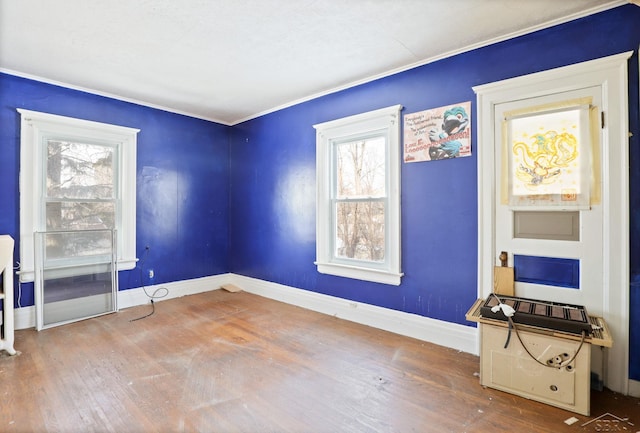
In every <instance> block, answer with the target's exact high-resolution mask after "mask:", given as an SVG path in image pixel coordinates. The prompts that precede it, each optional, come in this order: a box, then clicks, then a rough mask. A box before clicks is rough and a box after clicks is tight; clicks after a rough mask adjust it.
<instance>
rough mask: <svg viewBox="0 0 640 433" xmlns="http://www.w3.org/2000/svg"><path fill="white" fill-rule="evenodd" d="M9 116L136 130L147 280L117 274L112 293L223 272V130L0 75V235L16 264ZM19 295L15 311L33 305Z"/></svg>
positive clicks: (13, 139)
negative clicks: (6, 237) (37, 115)
mask: <svg viewBox="0 0 640 433" xmlns="http://www.w3.org/2000/svg"><path fill="white" fill-rule="evenodd" d="M16 108H25V109H28V110H35V111H42V112H47V113H52V114H59V115H63V116H70V117H77V118H81V119H87V120H93V121H98V122H105V123H112V124H116V125H122V126H128V127H132V128H139V129H140V130H141V131H140V133H139V134H138V156H137V163H138V166H137V170H136V172H137V193H138V195H137V239H136V241H137V250H138V254H137V256H138V257H139V258H140V259H141V262H139V264H140V263H142V259H144V267H145V268H146V269H153V270H154V273H155V277H154V279H153V280H149V278H148V276H147V275H148V274H147V273H146V272H140V268H137V269H135V270H132V271H123V272H120V290H126V289H129V288H132V287H140V286H141V284H161V283H165V282H169V281H179V280H185V279H190V278H197V277H203V276H209V275H215V274H220V273H226V272H228V271H229V265H228V255H227V249H228V243H229V241H228V230H227V222H228V206H229V195H228V194H229V189H228V179H229V145H228V130H229V127H227V126H223V125H219V124H215V123H212V122H208V121H204V120H198V119H194V118H191V117H187V116H181V115H177V114H172V113H168V112H165V111H161V110H156V109H152V108H147V107H142V106H139V105H135V104H130V103H126V102H122V101H116V100H113V99H110V98H105V97H101V96H96V95H91V94H87V93H84V92H79V91H75V90H69V89H65V88H62V87H58V86H53V85H49V84H44V83H40V82H36V81H32V80H27V79H23V78H18V77H15V76H11V75H6V74H0V233H6V234H10V235H11V236H13V238H14V239H15V240H16V243H17V244H16V254H15V260H16V262H17V261H18V260H19V254H18V250H19V246H18V245H19V244H18V243H19V236H18V233H19V221H20V218H19V213H18V210H19V203H20V198H19V192H18V175H19V162H20V116H19V114H18V112H17V111H16ZM146 246H149V250H148V252H145V247H146ZM145 254H146V255H145ZM141 280H142V281H141ZM21 295H22V296H21V299H20V305H21V306H23V307H24V306H28V305H33V285H32V284H27V285H22V293H21ZM16 296H17V294H16Z"/></svg>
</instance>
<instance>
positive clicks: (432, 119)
mask: <svg viewBox="0 0 640 433" xmlns="http://www.w3.org/2000/svg"><path fill="white" fill-rule="evenodd" d="M463 156H471V101H468V102H463V103H460V104H453V105H449V106H444V107H439V108H433V109H431V110H425V111H420V112H417V113H410V114H405V115H404V162H420V161H436V160H440V159H451V158H460V157H463Z"/></svg>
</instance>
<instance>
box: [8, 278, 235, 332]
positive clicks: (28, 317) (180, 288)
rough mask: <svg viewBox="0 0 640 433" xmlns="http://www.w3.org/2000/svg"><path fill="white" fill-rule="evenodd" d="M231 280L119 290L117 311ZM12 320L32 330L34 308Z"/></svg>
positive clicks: (18, 326) (20, 311)
mask: <svg viewBox="0 0 640 433" xmlns="http://www.w3.org/2000/svg"><path fill="white" fill-rule="evenodd" d="M231 278H232V274H221V275H214V276H211V277H202V278H195V279H192V280H183V281H174V282H171V283H165V284H157V285H153V286H146V287H145V288H142V287H138V288H136V289H129V290H121V291H119V292H118V309H119V310H122V309H125V308H129V307H135V306H138V305H144V304H148V303H149V296H153V294H154V293H156V294H157V296H163V295H164V294H165V293H166V296H163V297H162V298H160V297H158V298H156V299H155V300H154V302H159V301H164V300H167V299H173V298H180V297H182V296H187V295H194V294H196V293H202V292H208V291H210V290H216V289H219V288H220V286H222V285H223V284H228V283H229V282H230V281H231ZM164 289H166V290H164ZM145 292H146V293H145ZM147 294H148V295H149V296H148V295H147ZM14 320H15V329H28V328H34V327H35V326H36V309H35V307H34V306H30V307H23V308H16V309H15V310H14Z"/></svg>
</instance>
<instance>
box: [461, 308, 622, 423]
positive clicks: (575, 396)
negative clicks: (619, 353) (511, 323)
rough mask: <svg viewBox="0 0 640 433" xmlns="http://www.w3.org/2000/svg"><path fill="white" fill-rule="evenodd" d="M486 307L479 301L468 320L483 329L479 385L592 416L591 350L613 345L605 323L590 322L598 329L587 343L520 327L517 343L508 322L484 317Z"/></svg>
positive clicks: (594, 319) (593, 319)
mask: <svg viewBox="0 0 640 433" xmlns="http://www.w3.org/2000/svg"><path fill="white" fill-rule="evenodd" d="M483 302H484V301H483V300H482V299H479V300H478V301H476V303H475V304H474V305H473V306H472V307H471V309H470V310H469V311H468V312H467V316H466V317H467V320H469V321H472V322H477V323H478V325H479V328H480V383H481V384H482V385H483V386H486V387H490V388H495V389H498V390H501V391H505V392H509V393H511V394H515V395H519V396H521V397H525V398H528V399H531V400H536V401H540V402H542V403H546V404H549V405H552V406H556V407H560V408H563V409H566V410H570V411H573V412H577V413H580V414H582V415H587V416H588V415H589V412H590V404H591V347H592V346H602V347H603V348H604V347H611V346H612V345H613V340H612V338H611V333H610V332H609V329H608V327H607V325H606V323H605V322H604V320H603V319H602V318H601V317H594V316H590V317H589V321H590V323H591V324H592V326H593V328H594V329H593V332H592V334H591V335H589V336H588V337H586V338H585V339H584V341H583V340H582V338H581V336H580V335H576V334H571V333H565V332H560V331H556V330H553V329H547V328H540V327H535V326H529V325H522V324H516V326H517V328H518V334H519V338H518V336H517V335H516V333H515V330H513V329H512V330H509V328H508V324H507V322H505V321H501V320H495V319H489V318H486V317H483V316H482V315H481V314H480V306H481V305H482V304H483ZM510 333H511V335H510ZM507 342H508V344H506V343H507ZM523 344H524V345H523ZM505 346H506V347H505ZM603 362H604V361H603ZM542 364H544V365H542ZM556 366H559V368H558V367H556ZM603 369H604V366H603Z"/></svg>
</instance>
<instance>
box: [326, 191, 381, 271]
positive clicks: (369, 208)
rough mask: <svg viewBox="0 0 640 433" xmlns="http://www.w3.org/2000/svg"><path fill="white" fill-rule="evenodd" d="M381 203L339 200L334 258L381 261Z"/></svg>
mask: <svg viewBox="0 0 640 433" xmlns="http://www.w3.org/2000/svg"><path fill="white" fill-rule="evenodd" d="M384 218H385V217H384V203H383V202H380V201H372V202H347V203H345V202H341V203H337V205H336V227H335V230H336V231H335V233H336V239H335V245H336V251H335V255H336V257H340V258H348V259H356V260H368V261H373V262H381V261H384V255H385V250H384V246H385V227H384V225H385V221H384Z"/></svg>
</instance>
